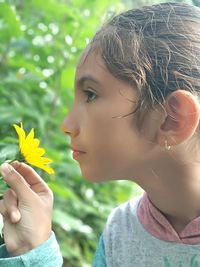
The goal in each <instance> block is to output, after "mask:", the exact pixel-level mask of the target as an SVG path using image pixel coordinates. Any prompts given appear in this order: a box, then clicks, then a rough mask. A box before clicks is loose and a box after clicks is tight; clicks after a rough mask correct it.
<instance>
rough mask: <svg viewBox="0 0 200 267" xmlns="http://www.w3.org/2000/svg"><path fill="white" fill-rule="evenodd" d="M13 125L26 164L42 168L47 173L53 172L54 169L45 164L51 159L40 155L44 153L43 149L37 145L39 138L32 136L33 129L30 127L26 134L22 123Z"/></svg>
mask: <svg viewBox="0 0 200 267" xmlns="http://www.w3.org/2000/svg"><path fill="white" fill-rule="evenodd" d="M13 127H14V128H15V130H16V132H17V134H18V137H19V148H20V153H21V155H22V156H23V158H24V160H25V161H26V162H27V163H28V164H31V165H33V166H36V167H38V168H40V169H43V170H44V171H46V172H47V173H49V174H53V173H54V170H53V169H52V168H51V167H49V166H47V165H46V164H48V163H51V162H52V160H50V159H48V158H44V157H42V156H43V155H44V153H45V150H44V149H43V148H41V147H39V144H40V141H39V139H37V138H34V129H33V128H32V129H31V131H30V132H29V134H28V135H27V136H26V133H25V131H24V129H23V125H22V123H21V127H19V126H18V125H16V124H13Z"/></svg>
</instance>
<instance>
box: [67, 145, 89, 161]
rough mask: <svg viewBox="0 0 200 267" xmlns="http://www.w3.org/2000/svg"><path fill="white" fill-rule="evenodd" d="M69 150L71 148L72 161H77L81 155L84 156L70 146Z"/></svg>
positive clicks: (81, 152) (82, 152)
mask: <svg viewBox="0 0 200 267" xmlns="http://www.w3.org/2000/svg"><path fill="white" fill-rule="evenodd" d="M70 148H71V150H72V157H73V159H75V160H78V158H79V157H80V156H81V155H83V154H85V152H84V151H81V150H78V149H75V148H73V147H72V146H70Z"/></svg>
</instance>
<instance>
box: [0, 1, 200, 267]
mask: <svg viewBox="0 0 200 267" xmlns="http://www.w3.org/2000/svg"><path fill="white" fill-rule="evenodd" d="M158 2H160V1H150V0H143V1H138V0H135V1H131V0H124V1H120V0H93V1H89V0H71V1H70V0H45V1H41V0H29V1H26V0H18V1H17V0H16V1H14V0H13V1H12V0H10V1H3V0H0V40H1V41H0V163H2V162H3V161H4V160H6V159H9V158H11V157H13V155H14V154H15V153H16V151H17V149H18V141H17V138H16V134H15V132H14V130H13V128H12V124H13V123H19V122H21V121H22V122H23V124H24V128H25V129H26V131H29V130H30V129H31V128H32V127H33V128H35V132H36V136H37V137H38V138H40V140H41V144H42V146H43V147H45V148H46V151H47V155H48V156H49V157H50V158H52V159H53V161H54V164H53V167H54V168H55V170H56V174H55V176H51V177H49V176H48V175H47V174H45V173H43V172H42V171H40V170H37V171H38V172H39V174H40V175H41V176H42V177H43V178H44V179H45V180H46V181H47V182H48V184H49V186H50V187H51V189H52V190H53V192H54V195H55V205H54V213H53V229H54V231H55V232H56V235H57V238H58V241H59V244H60V246H61V250H62V254H63V257H64V266H68V267H79V266H80V267H84V266H85V267H86V266H90V265H91V262H92V257H93V254H94V251H95V248H96V246H97V242H98V238H99V235H100V233H101V232H102V230H103V226H104V224H105V221H106V217H107V215H108V213H109V212H110V211H111V209H112V208H113V207H114V206H116V205H118V204H119V203H121V202H124V201H126V200H127V199H128V198H130V197H132V196H134V195H136V194H138V193H139V192H140V189H139V188H138V187H137V186H135V185H134V184H133V183H130V182H108V183H102V184H91V183H88V182H86V181H85V180H84V179H83V178H82V177H81V174H80V170H79V168H78V165H77V163H75V162H74V161H73V160H72V159H71V155H70V151H69V139H68V138H67V137H66V136H64V135H63V134H62V133H61V131H60V124H61V122H62V120H63V118H64V116H65V114H66V113H67V111H68V109H69V107H70V104H71V103H72V100H73V81H74V73H75V66H76V63H77V61H78V58H79V56H80V54H81V51H82V50H83V49H84V47H85V46H86V44H87V42H88V40H89V39H90V38H91V37H92V36H93V34H94V32H95V31H96V30H97V29H98V27H99V26H100V25H101V23H102V22H103V21H104V20H105V19H106V18H107V17H109V16H112V15H113V14H114V13H116V12H119V11H122V10H125V9H128V8H132V7H138V6H141V5H144V4H152V3H158ZM182 2H183V1H182ZM184 2H189V3H190V2H191V1H184ZM194 2H195V4H196V5H198V4H199V2H198V0H195V1H194Z"/></svg>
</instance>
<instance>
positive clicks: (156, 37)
mask: <svg viewBox="0 0 200 267" xmlns="http://www.w3.org/2000/svg"><path fill="white" fill-rule="evenodd" d="M90 47H91V49H97V48H98V50H99V49H100V50H99V51H100V53H101V56H102V58H103V60H104V61H105V64H106V66H107V68H108V70H109V71H110V73H111V74H112V75H114V76H115V77H116V78H117V79H120V80H124V81H126V82H128V83H130V84H132V85H133V86H134V87H136V88H137V90H138V92H139V99H138V105H137V109H139V110H141V111H142V113H144V111H147V110H148V109H149V108H152V107H154V106H155V105H156V104H158V103H163V101H164V99H165V98H166V96H167V95H169V94H170V93H171V92H173V91H175V90H177V89H183V90H187V91H190V92H193V93H195V94H197V95H198V94H199V92H200V9H199V8H197V7H194V6H191V5H187V4H181V3H162V4H158V5H153V6H149V7H143V8H141V9H135V10H129V11H127V12H124V13H121V14H119V15H117V16H115V17H114V18H112V19H111V20H110V21H108V22H107V23H105V24H104V25H103V26H102V27H101V29H100V30H99V31H98V32H97V33H96V34H95V36H94V38H93V39H92V41H91V43H90Z"/></svg>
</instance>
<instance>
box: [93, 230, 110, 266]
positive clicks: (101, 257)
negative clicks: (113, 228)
mask: <svg viewBox="0 0 200 267" xmlns="http://www.w3.org/2000/svg"><path fill="white" fill-rule="evenodd" d="M92 267H107V265H106V257H105V247H104V240H103V235H101V236H100V239H99V244H98V247H97V250H96V253H95V256H94V260H93V264H92Z"/></svg>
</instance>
